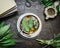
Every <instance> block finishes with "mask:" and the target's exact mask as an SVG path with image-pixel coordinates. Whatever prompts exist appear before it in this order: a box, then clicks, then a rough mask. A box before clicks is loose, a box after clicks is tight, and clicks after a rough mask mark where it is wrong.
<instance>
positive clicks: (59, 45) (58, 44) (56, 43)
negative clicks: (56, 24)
mask: <svg viewBox="0 0 60 48" xmlns="http://www.w3.org/2000/svg"><path fill="white" fill-rule="evenodd" d="M37 41H39V43H41V44H47V45H51V46H53V47H54V48H60V33H59V34H57V35H55V36H54V38H53V39H51V40H39V39H37Z"/></svg>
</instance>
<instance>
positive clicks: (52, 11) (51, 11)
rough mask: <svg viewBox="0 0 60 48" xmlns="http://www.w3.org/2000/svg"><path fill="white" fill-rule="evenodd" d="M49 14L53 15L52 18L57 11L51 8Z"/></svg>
mask: <svg viewBox="0 0 60 48" xmlns="http://www.w3.org/2000/svg"><path fill="white" fill-rule="evenodd" d="M47 12H48V14H49V15H51V16H52V15H54V14H55V10H54V9H53V8H49V9H48V10H47Z"/></svg>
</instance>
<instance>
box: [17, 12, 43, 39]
mask: <svg viewBox="0 0 60 48" xmlns="http://www.w3.org/2000/svg"><path fill="white" fill-rule="evenodd" d="M27 15H33V16H35V17H36V18H37V19H38V21H39V28H38V29H37V31H35V32H34V33H32V34H30V35H27V34H25V33H23V32H22V31H21V29H20V23H21V20H22V19H23V17H25V16H27ZM17 29H18V32H19V33H20V34H21V35H22V36H24V37H26V38H33V37H36V36H37V35H38V34H39V33H40V32H41V29H42V22H41V20H40V18H39V17H38V16H37V15H35V14H33V13H25V14H22V15H21V16H20V17H19V19H18V21H17Z"/></svg>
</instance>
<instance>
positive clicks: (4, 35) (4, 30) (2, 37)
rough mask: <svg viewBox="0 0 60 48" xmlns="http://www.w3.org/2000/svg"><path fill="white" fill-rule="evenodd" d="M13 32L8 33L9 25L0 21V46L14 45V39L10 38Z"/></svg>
mask: <svg viewBox="0 0 60 48" xmlns="http://www.w3.org/2000/svg"><path fill="white" fill-rule="evenodd" d="M12 36H13V33H10V25H9V24H8V25H4V23H0V48H2V47H8V46H10V45H15V43H16V41H15V39H12V38H11V37H12Z"/></svg>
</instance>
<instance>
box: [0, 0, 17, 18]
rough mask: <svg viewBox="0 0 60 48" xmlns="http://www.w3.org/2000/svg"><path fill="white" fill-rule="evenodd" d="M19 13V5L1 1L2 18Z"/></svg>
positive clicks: (12, 1)
mask: <svg viewBox="0 0 60 48" xmlns="http://www.w3.org/2000/svg"><path fill="white" fill-rule="evenodd" d="M15 11H17V5H16V3H15V1H14V0H0V18H1V17H5V16H7V15H8V14H10V13H13V12H15Z"/></svg>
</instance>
